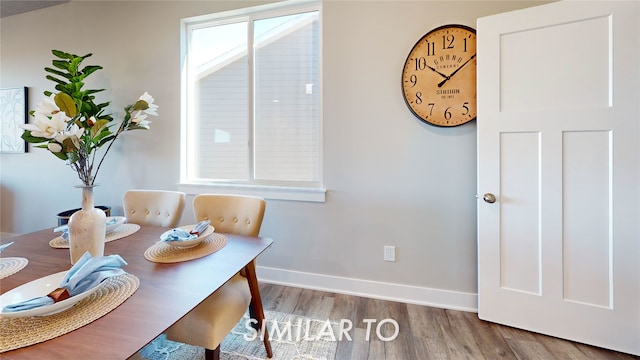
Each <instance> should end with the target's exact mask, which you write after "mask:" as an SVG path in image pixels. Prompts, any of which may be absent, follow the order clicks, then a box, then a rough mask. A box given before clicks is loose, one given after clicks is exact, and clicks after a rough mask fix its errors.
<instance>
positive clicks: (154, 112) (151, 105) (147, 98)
mask: <svg viewBox="0 0 640 360" xmlns="http://www.w3.org/2000/svg"><path fill="white" fill-rule="evenodd" d="M138 100H142V101H144V102H146V103H147V104H148V105H149V108H148V109H145V110H142V111H144V112H145V113H146V114H147V115H153V116H158V112H157V110H158V105H155V104H154V103H153V102H154V101H155V99H154V98H153V96H151V95H149V93H148V92H146V91H145V92H144V94H142V96H140V98H139V99H138Z"/></svg>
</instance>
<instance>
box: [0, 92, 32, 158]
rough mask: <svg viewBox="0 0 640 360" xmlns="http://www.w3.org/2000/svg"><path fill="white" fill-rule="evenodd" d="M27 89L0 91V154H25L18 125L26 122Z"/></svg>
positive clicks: (21, 131) (25, 147) (25, 146)
mask: <svg viewBox="0 0 640 360" xmlns="http://www.w3.org/2000/svg"><path fill="white" fill-rule="evenodd" d="M27 106H28V102H27V88H26V87H16V88H5V89H0V122H1V123H2V124H1V125H2V126H1V127H0V153H24V152H27V143H26V141H24V140H23V139H22V138H21V137H20V136H22V133H23V131H24V130H22V129H21V128H20V125H22V124H26V122H27V114H28V111H27Z"/></svg>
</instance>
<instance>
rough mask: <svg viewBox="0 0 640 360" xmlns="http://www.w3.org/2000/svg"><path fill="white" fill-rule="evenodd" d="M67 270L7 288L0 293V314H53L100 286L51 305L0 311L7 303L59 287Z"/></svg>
mask: <svg viewBox="0 0 640 360" xmlns="http://www.w3.org/2000/svg"><path fill="white" fill-rule="evenodd" d="M67 272H68V270H67V271H61V272H59V273H55V274H52V275H49V276H45V277H43V278H40V279H37V280H33V281H32V282H29V283H26V284H24V285H20V286H18V287H17V288H15V289H13V290H9V291H7V292H6V293H4V294H2V295H0V315H1V316H3V317H8V318H15V317H27V316H43V315H51V314H55V313H57V312H60V311H63V310H66V309H68V308H70V307H72V306H73V305H75V304H76V303H77V302H79V301H80V300H82V299H84V298H86V297H87V296H89V295H91V294H93V293H94V292H95V291H96V290H98V288H99V287H100V285H98V286H95V287H93V288H92V289H89V290H87V291H85V292H83V293H81V294H78V295H76V296H72V297H70V298H68V299H65V300H62V301H59V302H57V303H53V304H51V305H46V306H41V307H37V308H34V309H29V310H22V311H15V312H2V309H3V308H4V307H5V306H7V305H11V304H15V303H19V302H21V301H24V300H29V299H33V298H36V297H40V296H46V295H47V294H48V293H50V292H52V291H53V290H55V289H57V288H59V287H60V282H61V281H62V279H63V278H64V276H65V275H66V274H67Z"/></svg>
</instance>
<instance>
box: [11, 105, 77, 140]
mask: <svg viewBox="0 0 640 360" xmlns="http://www.w3.org/2000/svg"><path fill="white" fill-rule="evenodd" d="M33 115H34V121H33V124H25V125H20V127H21V128H23V129H25V130H29V131H31V135H32V136H35V137H41V138H47V139H53V138H54V137H55V136H56V135H57V134H59V133H60V132H63V131H64V130H65V129H66V127H67V121H68V120H69V119H70V118H69V117H68V116H67V115H66V114H65V113H64V112H62V111H60V112H58V113H55V114H54V115H53V116H51V118H49V117H48V116H47V115H45V114H43V113H40V112H36V113H34V114H33Z"/></svg>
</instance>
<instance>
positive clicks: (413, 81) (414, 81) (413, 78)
mask: <svg viewBox="0 0 640 360" xmlns="http://www.w3.org/2000/svg"><path fill="white" fill-rule="evenodd" d="M409 82H410V83H411V87H414V86H416V84H417V83H418V77H417V76H416V75H415V74H413V75H411V77H409Z"/></svg>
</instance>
